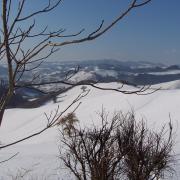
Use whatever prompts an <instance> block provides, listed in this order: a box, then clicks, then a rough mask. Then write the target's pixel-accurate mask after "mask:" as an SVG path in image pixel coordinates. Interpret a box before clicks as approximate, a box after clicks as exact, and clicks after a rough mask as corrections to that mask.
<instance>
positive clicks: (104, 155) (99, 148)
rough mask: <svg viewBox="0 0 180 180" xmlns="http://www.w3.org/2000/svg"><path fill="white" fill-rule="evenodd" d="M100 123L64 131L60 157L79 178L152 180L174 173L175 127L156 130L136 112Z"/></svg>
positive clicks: (116, 115) (94, 179)
mask: <svg viewBox="0 0 180 180" xmlns="http://www.w3.org/2000/svg"><path fill="white" fill-rule="evenodd" d="M100 119H101V126H100V127H97V126H94V127H92V128H84V129H76V130H75V131H73V133H72V134H71V135H70V136H69V135H68V134H67V133H65V132H64V131H63V130H61V135H62V137H61V138H62V140H61V141H62V147H61V149H60V156H59V157H60V159H61V160H62V161H63V162H64V165H65V166H66V167H67V168H68V169H69V170H70V171H71V172H72V173H73V175H74V176H75V177H76V178H77V179H78V180H87V179H91V180H115V179H129V180H150V179H152V180H153V179H158V178H160V177H164V175H165V172H167V171H168V172H169V171H170V172H172V170H173V169H172V164H171V163H172V162H173V155H172V154H171V151H172V147H173V139H172V126H171V124H170V126H169V127H170V129H169V130H167V129H166V128H165V127H163V128H162V129H161V131H160V132H158V133H156V132H153V131H151V130H150V129H148V128H147V127H146V124H145V122H144V121H140V122H138V123H137V122H136V120H135V116H134V113H128V114H126V115H124V114H123V113H121V112H118V113H116V114H115V115H114V116H113V118H112V119H110V120H108V116H107V114H106V113H105V112H104V111H102V113H101V115H100Z"/></svg>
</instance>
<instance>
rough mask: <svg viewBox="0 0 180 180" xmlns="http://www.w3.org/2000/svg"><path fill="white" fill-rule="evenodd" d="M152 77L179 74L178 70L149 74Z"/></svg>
mask: <svg viewBox="0 0 180 180" xmlns="http://www.w3.org/2000/svg"><path fill="white" fill-rule="evenodd" d="M148 74H152V75H168V74H180V70H169V71H164V72H149V73H148Z"/></svg>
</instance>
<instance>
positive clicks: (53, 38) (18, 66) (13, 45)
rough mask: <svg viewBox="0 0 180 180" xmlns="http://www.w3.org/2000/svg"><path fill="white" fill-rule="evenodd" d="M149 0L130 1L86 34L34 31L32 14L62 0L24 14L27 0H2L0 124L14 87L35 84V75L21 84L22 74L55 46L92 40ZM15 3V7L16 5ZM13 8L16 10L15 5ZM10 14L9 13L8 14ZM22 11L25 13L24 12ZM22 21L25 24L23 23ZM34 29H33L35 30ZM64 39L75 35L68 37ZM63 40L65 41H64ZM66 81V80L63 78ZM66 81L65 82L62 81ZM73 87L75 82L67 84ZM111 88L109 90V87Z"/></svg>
mask: <svg viewBox="0 0 180 180" xmlns="http://www.w3.org/2000/svg"><path fill="white" fill-rule="evenodd" d="M150 1H151V0H141V1H138V0H131V2H130V3H129V6H128V7H127V9H125V10H124V12H122V13H121V14H120V15H119V16H118V17H117V18H115V20H114V21H112V22H111V23H110V24H108V25H107V26H105V25H104V20H103V21H102V22H101V23H100V25H99V27H97V28H96V29H95V30H94V31H93V32H91V33H89V34H86V35H85V36H84V37H82V35H83V33H85V29H82V30H80V31H79V32H77V33H74V34H68V35H67V34H65V31H66V30H65V29H62V28H60V29H57V30H54V31H49V30H48V26H46V27H45V28H43V29H41V30H39V31H37V30H36V29H37V23H36V17H37V16H38V15H40V16H42V15H43V14H45V13H49V12H51V11H53V10H54V9H55V8H58V6H60V5H61V3H62V0H46V3H47V4H46V5H45V6H44V7H42V8H41V9H39V10H37V11H34V12H31V13H30V14H26V13H24V10H25V7H26V4H27V0H15V1H12V0H2V1H1V7H2V10H1V16H2V23H1V27H0V60H2V61H4V62H5V63H6V65H7V75H8V83H7V87H6V91H5V92H4V93H3V96H2V97H1V100H0V125H1V123H2V120H3V115H4V111H5V109H6V107H7V104H8V103H9V101H10V99H11V98H12V96H13V93H14V90H15V89H16V88H19V87H24V86H26V87H27V86H33V85H38V84H37V83H34V80H35V79H36V78H37V75H33V76H32V80H31V81H30V82H25V83H23V84H22V83H21V80H22V78H23V75H24V73H26V72H27V73H28V72H31V71H32V70H33V69H36V68H37V67H38V66H40V65H41V63H42V62H43V61H44V60H45V59H47V58H48V57H50V56H51V55H52V54H53V53H55V52H56V51H57V50H58V48H59V47H62V46H65V45H70V44H77V43H82V42H86V41H91V40H94V39H96V38H98V37H100V36H101V35H103V34H104V33H106V32H107V31H109V30H110V29H111V28H112V27H113V26H114V25H115V24H117V23H118V22H119V21H121V20H122V19H123V18H124V17H125V16H126V15H128V13H129V12H130V11H132V10H133V9H136V8H138V7H141V6H144V5H146V4H148V3H149V2H150ZM17 4H18V7H17ZM14 7H17V10H16V8H14ZM12 14H13V15H12ZM24 14H26V15H24ZM24 22H26V23H28V24H29V25H28V26H24V25H22V24H24ZM35 31H36V32H35ZM68 38H71V39H72V38H75V39H73V40H69V39H68ZM32 39H33V40H35V42H36V44H32V47H30V48H29V49H26V48H24V45H25V44H26V43H27V42H28V41H29V40H32ZM64 39H67V40H64ZM65 80H67V79H65ZM46 83H59V82H45V83H44V84H46ZM64 83H68V82H66V81H65V82H64ZM71 85H73V86H75V85H76V84H71ZM90 85H91V86H93V87H95V88H100V89H103V88H101V87H98V86H96V85H94V84H92V83H91V84H90ZM112 90H113V89H112ZM145 90H146V88H144V87H143V88H142V89H139V90H138V91H135V92H127V91H121V90H118V91H119V92H122V93H140V92H144V91H145Z"/></svg>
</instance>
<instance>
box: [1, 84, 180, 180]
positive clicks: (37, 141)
mask: <svg viewBox="0 0 180 180" xmlns="http://www.w3.org/2000/svg"><path fill="white" fill-rule="evenodd" d="M99 85H100V86H103V87H109V88H110V87H113V88H114V87H119V86H120V84H119V83H115V82H114V83H108V84H99ZM157 87H161V88H162V89H166V90H159V91H157V92H155V93H153V94H151V95H146V96H144V95H143V96H138V95H135V94H132V95H125V94H121V93H118V92H114V91H101V90H98V89H94V88H90V87H88V88H90V89H91V91H90V93H89V94H88V95H87V96H86V97H84V98H83V99H81V101H82V104H81V105H80V107H79V108H78V109H77V111H76V115H77V117H78V118H79V120H80V124H81V126H90V125H92V124H97V125H98V124H99V123H100V122H99V121H98V118H97V112H98V111H99V112H100V111H101V109H102V106H103V108H105V109H106V110H107V111H108V112H112V113H113V112H114V111H119V110H122V111H124V112H127V111H131V110H132V109H133V110H134V111H135V113H136V116H137V118H138V119H142V118H144V119H145V121H146V122H147V124H148V127H149V128H153V129H154V130H158V129H159V128H160V127H161V126H162V125H164V124H166V123H168V122H169V120H170V119H169V116H170V117H171V120H172V122H173V125H174V131H175V134H176V139H175V142H176V143H175V147H174V153H175V154H178V153H180V130H179V120H180V111H179V107H180V100H179V99H180V81H173V82H170V83H162V84H159V85H155V86H153V88H157ZM124 89H127V90H133V89H134V87H131V86H125V87H124ZM81 91H82V90H81V86H79V87H76V88H73V89H71V90H70V91H68V92H66V93H65V95H66V96H62V95H61V96H62V97H61V100H62V101H61V102H60V103H56V104H53V103H52V102H49V103H47V104H46V105H44V106H42V107H40V108H36V109H9V110H6V113H5V117H4V119H3V123H2V127H1V130H0V141H1V143H2V144H4V143H9V142H12V141H14V140H17V139H19V138H21V137H24V136H27V135H30V134H31V133H33V132H36V131H37V130H40V129H41V128H43V127H45V125H46V123H47V121H46V118H45V115H44V112H46V113H47V114H50V112H51V111H53V112H54V111H55V110H56V108H57V106H58V105H59V107H60V110H61V111H63V110H64V108H66V107H67V106H68V105H69V104H70V103H71V102H72V100H73V99H75V98H76V97H77V96H78V94H79V93H80V92H81ZM75 106H76V104H75ZM75 106H74V107H75ZM74 107H72V109H73V108H74ZM72 109H70V110H72ZM70 110H69V111H70ZM58 144H59V133H58V129H57V128H52V129H50V130H48V131H46V132H44V133H42V134H41V135H39V136H36V137H34V138H32V139H29V140H27V141H24V142H22V143H19V144H18V145H14V146H11V147H9V148H5V149H2V150H1V151H0V161H3V160H4V159H7V158H9V157H10V156H12V155H14V154H15V153H17V152H19V154H18V155H17V156H16V157H14V158H13V159H11V160H10V161H7V162H5V163H2V164H0V166H1V168H0V180H4V179H5V180H8V179H12V178H11V176H12V175H16V174H17V173H18V170H20V171H24V169H28V170H31V172H30V173H29V174H30V175H31V176H32V177H37V179H38V178H39V179H43V178H44V179H45V177H48V178H47V179H55V180H56V179H65V180H66V179H68V180H69V179H71V178H70V174H69V173H68V171H66V170H64V169H63V165H62V163H61V162H60V161H59V159H58V157H57V156H58V151H59V150H58ZM178 169H180V167H179V165H178V163H177V164H176V170H177V172H176V174H177V175H175V176H174V177H173V178H171V179H173V180H176V179H178V177H180V174H179V175H178V173H179V172H178ZM30 175H29V176H30ZM24 179H26V178H25V177H24ZM27 179H28V178H27ZM72 179H73V178H72Z"/></svg>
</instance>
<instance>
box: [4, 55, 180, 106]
mask: <svg viewBox="0 0 180 180" xmlns="http://www.w3.org/2000/svg"><path fill="white" fill-rule="evenodd" d="M76 67H79V71H78V72H77V73H76V74H75V75H74V76H72V77H71V78H70V79H69V81H71V82H74V83H75V82H80V81H86V80H93V81H97V82H113V81H123V82H126V83H127V84H132V85H152V84H158V83H162V82H169V81H173V80H179V79H180V66H179V65H171V66H167V65H164V64H159V63H150V62H143V61H137V62H135V61H118V60H113V59H109V60H84V61H65V62H44V63H42V65H41V66H40V67H38V68H37V69H35V70H34V71H33V72H31V73H26V74H24V78H23V80H22V81H30V80H31V79H32V75H33V74H37V73H38V74H39V78H38V79H37V81H38V82H49V81H59V80H63V79H64V77H65V76H66V75H67V72H68V73H69V72H71V71H73V69H74V68H76ZM5 73H6V67H5V66H3V65H0V80H2V79H3V80H4V81H6V80H7V75H6V74H5ZM64 87H65V88H67V86H65V85H63V84H52V85H46V86H42V87H38V88H39V89H40V90H42V91H44V92H46V93H47V92H55V91H58V90H59V89H62V88H64ZM36 88H37V87H35V89H33V90H32V89H31V90H30V89H20V90H18V91H17V94H19V95H20V96H21V97H23V98H25V99H33V98H35V99H37V98H38V97H41V96H43V97H44V94H43V93H41V92H39V91H38V90H37V91H36ZM1 92H2V91H1ZM1 92H0V95H1ZM15 104H16V103H15Z"/></svg>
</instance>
